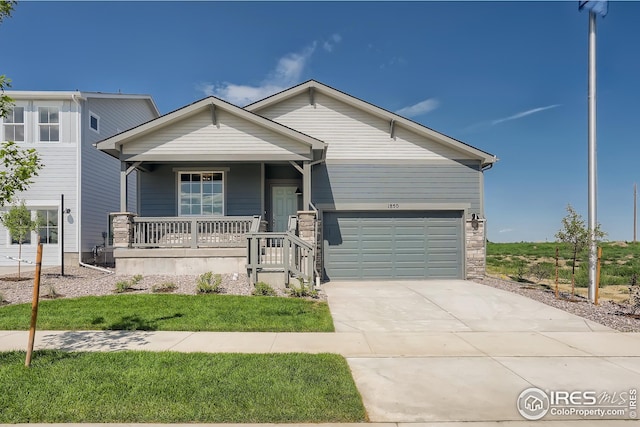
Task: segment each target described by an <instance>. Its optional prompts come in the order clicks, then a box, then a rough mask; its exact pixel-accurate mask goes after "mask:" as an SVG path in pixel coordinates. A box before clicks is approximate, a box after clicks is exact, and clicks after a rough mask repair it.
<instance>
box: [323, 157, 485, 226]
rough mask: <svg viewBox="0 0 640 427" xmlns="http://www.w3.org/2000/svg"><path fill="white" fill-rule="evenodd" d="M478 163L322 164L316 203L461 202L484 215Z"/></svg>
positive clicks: (471, 211) (474, 211) (471, 210)
mask: <svg viewBox="0 0 640 427" xmlns="http://www.w3.org/2000/svg"><path fill="white" fill-rule="evenodd" d="M481 174H482V172H480V171H479V165H478V164H477V163H476V164H474V163H471V162H469V163H467V164H463V163H455V162H446V163H434V164H424V165H418V164H397V165H391V164H331V163H327V164H326V165H324V164H321V165H317V166H315V167H314V171H313V178H312V187H313V203H314V204H317V205H319V204H321V205H328V204H329V205H330V204H343V203H351V204H353V203H458V204H463V203H464V204H470V211H469V213H480V214H481V213H482V206H481V197H482V195H481V194H480V188H481Z"/></svg>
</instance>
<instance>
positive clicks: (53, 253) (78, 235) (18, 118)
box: [0, 91, 159, 266]
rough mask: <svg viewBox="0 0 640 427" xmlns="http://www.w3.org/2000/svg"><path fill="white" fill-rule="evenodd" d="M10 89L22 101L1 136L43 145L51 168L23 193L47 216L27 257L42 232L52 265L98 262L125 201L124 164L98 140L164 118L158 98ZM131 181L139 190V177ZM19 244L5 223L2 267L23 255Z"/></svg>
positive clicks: (0, 233)
mask: <svg viewBox="0 0 640 427" xmlns="http://www.w3.org/2000/svg"><path fill="white" fill-rule="evenodd" d="M6 94H7V95H9V96H10V97H11V98H13V99H14V101H15V105H14V107H13V110H12V111H11V112H10V113H9V115H8V116H7V117H6V118H4V119H1V118H0V140H1V141H7V140H11V141H15V142H16V143H18V145H19V146H20V147H21V148H35V149H36V150H37V152H38V154H39V156H40V158H41V160H42V163H43V165H44V167H43V168H42V170H41V171H40V174H39V176H38V177H36V178H35V182H34V183H33V184H32V185H31V186H30V187H29V189H28V190H27V191H25V192H23V193H21V194H18V195H17V196H16V200H17V201H21V202H24V203H25V205H26V206H27V208H28V209H29V210H30V211H31V212H32V215H33V217H36V216H38V217H40V218H41V220H42V223H41V226H40V228H39V230H37V231H35V232H34V233H32V234H31V235H30V236H28V240H27V242H25V244H23V249H22V258H23V259H26V260H34V259H35V251H36V242H37V238H38V236H40V240H41V241H42V243H43V244H44V246H43V264H44V265H60V263H61V262H62V260H63V259H64V260H65V264H75V265H78V263H79V262H84V261H87V262H90V261H93V258H94V252H95V249H96V248H99V247H102V246H104V245H105V243H108V240H109V238H110V236H109V235H108V233H109V213H110V212H113V211H116V210H118V209H119V203H120V202H119V197H120V190H119V188H120V178H119V177H120V162H118V161H116V160H114V159H112V158H110V157H109V156H105V155H104V154H102V153H100V152H99V151H97V150H96V149H95V148H94V147H93V144H94V143H95V142H97V141H100V140H102V139H104V138H108V137H109V136H111V135H114V134H117V133H120V132H122V131H124V130H127V129H129V128H131V127H133V126H136V125H138V124H140V123H144V122H147V121H149V120H151V119H153V118H156V117H158V116H159V113H158V109H157V107H156V106H155V103H154V102H153V99H152V98H151V97H150V96H147V95H125V94H107V93H93V92H80V91H69V92H65V91H7V92H6ZM126 185H127V186H128V188H129V191H130V192H131V193H132V194H135V193H136V191H137V181H136V175H135V174H133V175H131V176H130V177H129V179H128V180H127V182H126ZM133 203H134V202H132V204H131V206H130V208H131V209H135V206H134V204H133ZM8 208H9V207H8V206H5V209H8ZM62 230H64V232H63V234H62V233H61V231H62ZM16 243H17V242H16V241H15V239H13V238H12V236H11V235H10V234H9V232H8V231H7V230H6V229H4V228H2V226H0V266H9V265H15V261H14V260H12V259H10V258H8V257H17V254H18V251H17V244H16Z"/></svg>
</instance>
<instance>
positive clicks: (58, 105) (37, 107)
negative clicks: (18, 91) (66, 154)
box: [34, 103, 63, 144]
mask: <svg viewBox="0 0 640 427" xmlns="http://www.w3.org/2000/svg"><path fill="white" fill-rule="evenodd" d="M62 106H63V104H62V103H37V104H35V105H34V114H35V120H34V122H35V123H34V125H35V130H36V134H35V136H36V137H35V138H34V140H35V141H37V142H39V143H43V144H57V143H60V142H62ZM41 108H57V109H58V123H57V125H58V140H57V141H43V140H41V139H40V127H41V126H43V125H44V126H51V125H55V124H56V123H40V109H41Z"/></svg>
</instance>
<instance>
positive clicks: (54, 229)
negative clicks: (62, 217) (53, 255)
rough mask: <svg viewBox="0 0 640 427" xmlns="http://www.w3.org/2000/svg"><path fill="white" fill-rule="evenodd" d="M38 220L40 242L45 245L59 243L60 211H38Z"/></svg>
mask: <svg viewBox="0 0 640 427" xmlns="http://www.w3.org/2000/svg"><path fill="white" fill-rule="evenodd" d="M36 217H37V218H38V223H39V225H38V234H39V235H40V242H41V243H44V244H56V243H58V210H57V209H38V210H37V211H36Z"/></svg>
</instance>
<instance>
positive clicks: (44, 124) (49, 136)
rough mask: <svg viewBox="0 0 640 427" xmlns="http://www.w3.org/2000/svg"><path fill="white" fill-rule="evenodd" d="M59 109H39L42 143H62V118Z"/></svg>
mask: <svg viewBox="0 0 640 427" xmlns="http://www.w3.org/2000/svg"><path fill="white" fill-rule="evenodd" d="M59 113H60V111H59V108H58V107H38V127H39V128H40V141H42V142H56V141H60V118H59Z"/></svg>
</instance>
